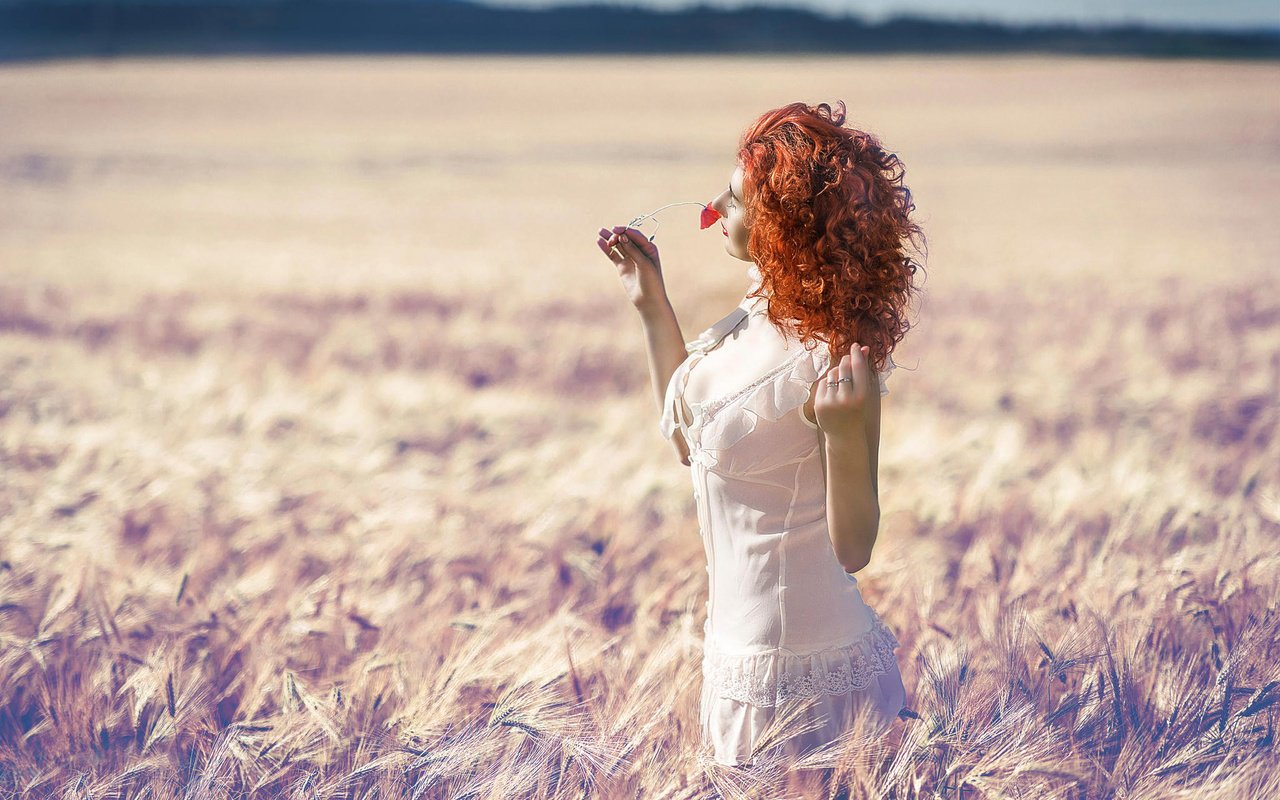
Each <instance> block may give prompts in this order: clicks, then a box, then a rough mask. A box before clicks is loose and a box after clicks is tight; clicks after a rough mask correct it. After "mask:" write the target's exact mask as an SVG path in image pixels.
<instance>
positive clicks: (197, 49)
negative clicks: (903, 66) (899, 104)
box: [0, 0, 1280, 60]
mask: <svg viewBox="0 0 1280 800" xmlns="http://www.w3.org/2000/svg"><path fill="white" fill-rule="evenodd" d="M1019 52H1020V53H1027V52H1037V53H1074V54H1093V55H1138V56H1150V57H1167V58H1182V57H1212V58H1265V59H1274V58H1277V57H1280V32H1277V31H1258V32H1236V33H1233V32H1223V31H1194V30H1187V29H1184V28H1177V29H1161V28H1157V27H1152V26H1146V25H1123V26H1111V25H1109V26H1089V27H1086V26H1078V25H1070V24H1059V23H1054V24H1043V25H1006V24H998V23H991V22H954V21H942V20H933V19H929V18H926V17H918V16H900V17H894V18H891V19H887V20H884V21H880V22H870V21H864V20H861V19H859V18H848V19H831V18H829V17H824V16H821V15H818V14H815V13H811V12H807V11H799V10H782V9H773V8H764V7H756V8H745V9H738V10H717V9H710V8H696V9H691V10H686V11H677V12H660V11H650V10H642V9H625V8H618V7H615V6H601V5H578V6H563V7H558V8H551V9H546V10H528V9H511V8H494V7H490V6H482V5H477V4H474V3H470V2H465V0H117V1H116V2H106V1H102V2H84V0H0V59H3V60H29V59H44V58H67V57H110V56H125V55H220V54H267V53H308V54H319V53H490V54H493V53H632V54H635V53H1019Z"/></svg>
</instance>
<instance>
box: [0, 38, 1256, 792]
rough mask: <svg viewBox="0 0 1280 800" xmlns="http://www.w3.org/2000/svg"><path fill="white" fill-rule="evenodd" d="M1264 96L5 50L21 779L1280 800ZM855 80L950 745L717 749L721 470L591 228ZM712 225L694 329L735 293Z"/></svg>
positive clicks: (933, 699)
mask: <svg viewBox="0 0 1280 800" xmlns="http://www.w3.org/2000/svg"><path fill="white" fill-rule="evenodd" d="M1276 78H1277V68H1276V67H1274V66H1271V65H1266V64H1218V63H1211V62H1178V63H1160V62H1142V61H1123V60H1092V61H1091V60H1072V59H1060V60H1046V59H1017V58H1013V59H956V60H952V59H913V58H884V59H759V60H743V59H668V60H664V61H658V62H649V61H643V60H627V59H619V60H609V59H594V60H589V61H585V62H584V61H559V60H554V59H491V60H483V61H467V60H458V61H451V60H448V59H440V60H432V59H404V60H379V59H367V60H360V59H352V60H344V59H333V60H315V61H305V60H299V61H276V62H269V61H268V62H254V61H240V60H234V59H230V60H221V61H209V62H181V61H134V62H120V63H110V64H105V65H95V64H47V65H41V66H12V65H10V66H6V67H4V68H3V69H0V107H3V108H4V109H5V112H4V116H5V121H4V125H3V126H0V180H2V181H3V183H4V195H5V201H4V212H3V214H0V263H2V264H3V269H2V270H0V470H2V473H0V474H2V475H3V482H2V484H0V546H2V547H3V553H2V555H0V557H2V559H3V560H2V561H0V791H3V792H4V793H6V794H13V795H16V796H20V797H36V796H54V795H56V796H60V797H68V798H71V797H76V798H88V797H94V798H101V797H172V796H179V795H180V796H184V797H191V798H221V797H241V796H257V797H298V798H302V797H344V798H346V797H349V798H357V797H358V798H373V797H378V798H382V797H391V796H412V797H423V798H433V797H442V798H444V797H447V798H482V797H483V798H489V797H531V798H553V797H554V798H568V797H573V798H577V797H587V796H590V797H646V798H694V797H709V796H714V795H716V794H720V795H722V796H725V797H740V796H741V797H755V796H760V797H801V796H818V793H819V792H820V791H824V790H825V791H828V792H830V794H831V795H832V796H850V797H862V796H891V797H896V798H943V797H945V798H957V799H962V798H978V797H984V798H1014V797H1021V798H1063V800H1077V799H1079V798H1097V797H1126V798H1130V799H1131V800H1136V799H1137V798H1193V797H1194V798H1197V799H1200V798H1224V799H1225V798H1253V797H1259V798H1261V797H1273V796H1280V777H1277V776H1278V775H1280V758H1277V745H1276V738H1275V728H1276V721H1277V706H1276V705H1275V704H1274V703H1275V699H1276V697H1277V691H1280V690H1278V688H1277V681H1280V667H1278V666H1277V664H1278V663H1280V659H1278V658H1277V656H1278V655H1280V654H1278V653H1277V645H1276V639H1277V635H1276V634H1277V628H1278V623H1280V608H1277V606H1276V598H1277V596H1280V592H1277V589H1278V588H1280V583H1278V580H1277V578H1278V570H1280V554H1278V553H1277V549H1276V541H1277V534H1280V459H1277V457H1276V454H1277V452H1278V449H1280V443H1278V441H1277V423H1278V420H1277V416H1278V411H1277V403H1276V398H1277V396H1280V296H1278V295H1277V292H1276V287H1275V277H1274V276H1275V266H1276V264H1275V255H1274V254H1275V253H1276V252H1277V248H1278V246H1280V228H1278V227H1277V226H1275V225H1274V220H1275V218H1276V212H1277V207H1278V205H1280V203H1278V200H1280V197H1278V190H1277V186H1280V181H1277V177H1278V175H1277V171H1278V168H1277V164H1276V161H1275V155H1276V153H1277V152H1280V113H1278V112H1277V109H1276V106H1275V103H1274V89H1273V87H1274V85H1275V81H1276ZM836 97H840V98H843V99H844V100H846V102H848V103H849V106H850V108H851V115H852V117H853V120H854V121H855V122H861V123H864V124H866V125H868V126H869V127H872V128H873V129H874V130H877V131H878V132H880V133H881V134H882V135H883V136H884V138H885V140H886V143H887V144H889V146H890V147H891V148H894V149H896V150H897V151H898V152H899V153H900V154H901V155H902V156H903V158H904V160H905V161H906V163H907V167H908V178H909V180H910V183H911V185H912V187H913V189H914V190H915V192H916V195H917V203H918V204H919V206H920V210H921V214H922V222H923V224H924V225H925V227H926V230H927V232H928V234H929V236H930V254H929V261H928V264H929V276H928V280H927V281H926V283H925V287H926V291H927V293H928V297H927V302H926V304H925V305H924V307H923V308H921V309H920V312H919V318H920V325H919V327H918V328H917V330H916V331H914V332H913V333H912V334H911V336H910V337H909V338H908V340H907V341H906V342H904V345H903V347H902V348H901V349H900V350H899V352H898V353H897V354H896V360H897V361H898V362H899V363H900V364H903V365H904V368H903V369H901V370H899V371H898V372H896V373H895V374H894V377H893V378H892V379H891V383H890V386H891V391H892V394H891V395H890V396H889V397H888V398H886V401H885V427H884V431H883V441H882V445H881V477H880V485H881V493H882V508H883V524H882V529H881V535H880V539H879V542H878V545H877V551H876V554H875V557H874V559H873V562H872V564H871V566H870V567H869V568H868V569H867V570H865V571H864V572H863V573H862V574H861V575H860V580H861V583H862V586H863V589H864V594H865V596H866V597H867V600H868V602H870V603H871V604H872V605H873V606H875V607H876V608H877V609H878V610H879V611H880V612H881V614H882V616H884V618H885V620H886V622H888V624H889V625H890V626H891V627H893V628H894V630H895V632H897V634H898V637H899V639H901V641H902V643H903V648H902V649H901V650H900V651H899V657H900V660H901V662H902V665H903V672H904V676H905V679H906V682H907V687H908V695H909V699H908V706H909V708H910V709H911V711H912V714H911V716H910V718H907V719H904V720H903V721H902V722H901V723H898V724H895V726H894V729H893V730H892V731H891V733H890V735H889V736H888V737H887V738H886V739H884V740H883V741H879V742H874V743H863V744H859V743H857V742H856V741H850V742H845V743H842V744H843V745H845V746H844V747H842V748H837V749H836V751H835V752H834V753H833V754H829V756H828V757H826V758H825V759H824V758H822V757H820V756H815V757H814V758H813V759H810V761H811V762H813V763H811V764H810V766H811V769H807V770H804V769H794V768H791V767H792V766H793V765H790V764H788V763H787V762H786V761H785V760H780V759H772V758H768V757H765V758H763V759H762V764H761V767H760V768H758V769H756V770H754V771H749V772H748V771H734V770H725V769H716V768H712V767H710V766H708V765H706V764H705V763H704V762H703V761H702V760H700V759H699V758H697V754H696V743H697V736H698V730H697V721H698V720H697V702H698V690H699V683H700V674H699V656H700V650H699V638H700V636H701V628H702V620H703V614H704V613H705V609H704V607H703V604H704V601H705V591H706V585H705V579H706V574H705V571H704V569H703V563H704V562H703V555H702V551H701V545H700V543H699V541H698V538H697V535H696V521H695V518H694V510H693V505H692V499H691V497H690V496H689V492H688V489H689V487H688V478H687V475H686V473H685V471H684V468H682V467H680V465H679V464H678V462H677V461H676V459H675V457H674V452H673V451H671V450H670V449H669V446H668V445H666V444H665V443H664V442H663V441H662V440H661V438H660V437H659V435H658V433H657V422H656V413H655V404H654V401H653V399H652V397H651V390H650V388H649V386H648V385H647V380H648V377H647V374H646V373H645V365H644V360H643V350H642V342H641V341H640V336H639V332H640V330H639V325H638V323H637V322H636V320H635V319H634V315H633V314H632V313H631V312H629V311H628V309H627V308H626V307H625V302H624V301H623V300H622V297H621V293H620V292H619V291H618V289H617V286H616V279H615V278H614V277H613V275H612V272H611V267H610V266H609V265H608V262H607V261H605V260H604V259H603V258H602V257H601V256H600V254H599V252H598V251H596V250H595V248H594V244H593V242H592V239H593V237H594V231H595V230H596V228H597V227H598V226H600V225H605V224H615V223H617V222H618V221H620V220H625V219H629V218H630V217H631V216H634V215H635V214H637V213H639V212H641V211H647V210H649V209H651V208H654V207H656V206H658V205H660V204H662V203H664V202H670V201H675V200H687V199H706V198H708V197H710V196H711V194H714V193H715V192H716V191H718V189H717V187H719V186H721V185H722V184H723V183H724V181H725V180H727V175H728V173H729V171H730V166H731V164H730V159H731V155H732V148H733V143H734V141H735V140H736V136H737V134H738V132H739V130H740V128H741V127H742V126H743V125H745V124H746V122H747V121H748V120H749V119H750V118H751V116H752V115H753V114H755V113H758V112H759V111H762V110H764V108H767V107H770V106H773V105H778V104H781V103H783V102H786V101H789V100H792V99H807V100H810V101H815V100H818V99H835V98H836ZM678 210H679V209H676V211H678ZM692 220H693V217H691V216H690V217H689V218H688V220H687V222H688V223H689V224H688V225H684V224H683V222H684V221H686V220H684V219H683V218H681V217H679V216H677V215H673V216H672V217H671V218H669V219H667V220H666V221H665V222H664V223H663V227H662V232H661V233H660V234H659V242H660V244H662V245H663V248H664V259H665V261H666V264H667V266H666V269H667V273H668V285H669V287H670V288H671V291H672V293H673V296H674V300H675V303H676V306H677V311H678V312H679V313H680V315H681V318H682V320H684V328H685V332H686V334H688V335H689V336H690V337H691V336H692V335H694V334H696V333H697V331H699V330H701V329H702V327H703V326H704V325H705V324H708V323H709V322H711V321H712V320H713V319H715V318H717V317H718V316H719V315H720V314H721V313H722V312H723V309H724V308H725V307H727V304H732V303H733V302H734V301H735V300H736V299H737V297H738V296H739V295H740V291H741V289H742V288H744V287H745V274H744V266H745V265H743V264H742V263H741V262H735V261H731V260H729V259H728V258H727V257H726V256H724V255H723V254H722V253H721V251H720V247H721V242H720V241H718V240H719V239H720V238H721V237H718V236H714V237H713V236H711V235H707V234H702V235H700V233H699V232H698V231H697V229H696V226H695V225H693V224H692ZM713 239H714V240H716V241H713ZM836 787H844V788H843V789H840V790H838V789H837V788H836ZM824 796H825V795H824Z"/></svg>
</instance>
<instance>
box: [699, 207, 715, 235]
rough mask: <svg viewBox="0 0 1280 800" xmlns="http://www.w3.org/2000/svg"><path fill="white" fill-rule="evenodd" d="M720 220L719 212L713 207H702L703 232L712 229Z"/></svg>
mask: <svg viewBox="0 0 1280 800" xmlns="http://www.w3.org/2000/svg"><path fill="white" fill-rule="evenodd" d="M718 219H720V212H719V211H716V210H715V209H714V208H712V207H711V206H703V207H702V225H701V227H702V230H704V231H705V230H706V229H707V228H710V227H711V226H712V225H714V224H716V220H718Z"/></svg>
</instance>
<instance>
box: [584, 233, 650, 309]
mask: <svg viewBox="0 0 1280 800" xmlns="http://www.w3.org/2000/svg"><path fill="white" fill-rule="evenodd" d="M596 244H597V245H598V246H599V247H600V250H601V252H603V253H604V254H605V255H607V256H608V257H609V260H610V261H612V262H613V264H614V266H616V267H617V268H618V277H619V278H620V279H621V280H622V288H623V290H624V291H625V292H626V293H627V299H628V300H630V301H631V304H632V305H634V306H635V307H636V308H639V309H644V308H646V307H652V306H654V305H656V304H660V303H665V302H667V287H666V284H665V283H664V282H663V280H662V259H661V258H660V257H659V256H658V246H657V245H656V244H654V243H653V242H651V241H649V239H648V237H646V236H645V235H644V234H643V233H641V232H640V231H638V230H636V229H635V228H628V227H627V226H626V225H615V226H614V227H613V230H610V229H608V228H601V229H600V237H599V238H598V239H597V240H596Z"/></svg>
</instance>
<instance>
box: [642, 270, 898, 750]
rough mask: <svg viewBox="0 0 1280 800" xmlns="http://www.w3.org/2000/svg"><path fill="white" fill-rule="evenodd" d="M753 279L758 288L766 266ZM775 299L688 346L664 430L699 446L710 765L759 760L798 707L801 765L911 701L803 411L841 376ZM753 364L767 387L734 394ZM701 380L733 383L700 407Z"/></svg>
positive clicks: (755, 303)
mask: <svg viewBox="0 0 1280 800" xmlns="http://www.w3.org/2000/svg"><path fill="white" fill-rule="evenodd" d="M747 274H748V276H749V277H752V278H753V280H754V281H757V282H758V279H759V273H758V271H756V270H755V268H754V265H753V268H752V269H750V270H748V273H747ZM755 285H757V284H756V283H753V286H752V288H754V286H755ZM750 291H751V289H749V290H748V293H749V292H750ZM766 302H767V301H766V300H764V299H763V298H745V297H744V298H743V301H742V302H741V303H740V304H739V306H738V307H737V308H736V309H734V311H732V312H731V313H730V314H729V315H728V316H726V317H725V318H723V319H722V320H720V321H719V322H717V323H716V324H714V325H712V326H711V327H710V328H708V329H707V330H706V331H704V332H703V333H702V334H701V335H700V336H699V337H698V338H696V339H694V340H693V341H691V342H688V343H686V345H685V348H686V350H687V351H688V353H689V357H688V358H687V359H686V360H685V361H684V362H683V363H682V364H681V365H680V366H679V367H678V368H677V369H676V371H675V373H674V374H672V376H671V381H670V383H669V384H668V385H667V389H666V399H665V402H664V409H663V413H662V417H661V422H660V425H659V427H660V429H661V431H662V434H663V435H664V436H665V437H667V438H668V439H669V438H671V436H672V435H673V434H674V432H675V430H676V429H677V428H679V430H680V431H681V432H682V433H683V435H684V438H685V441H686V442H687V443H688V445H689V450H690V455H689V459H690V462H691V463H690V475H691V477H692V480H693V496H694V502H695V505H696V506H697V511H698V525H699V529H700V533H701V536H702V542H703V547H704V548H705V550H706V555H707V572H708V575H709V599H708V601H707V620H706V624H705V626H704V628H703V631H704V641H703V661H702V672H703V686H702V700H701V709H700V716H701V723H702V751H701V753H700V755H701V756H702V757H704V758H708V757H709V758H712V759H713V760H714V761H715V762H717V763H719V764H723V765H728V766H734V765H740V764H749V763H751V762H752V760H753V749H754V748H755V746H756V744H757V740H758V738H759V736H760V734H761V733H762V731H763V728H764V726H765V725H766V724H767V723H768V722H769V721H770V720H771V719H772V718H773V716H774V715H775V714H776V713H778V712H779V711H780V710H783V707H784V705H785V704H787V703H789V702H794V701H805V703H809V702H812V703H813V705H812V707H811V709H810V710H809V711H808V712H806V715H805V716H803V717H802V718H801V722H802V723H803V724H804V725H805V726H808V725H812V726H813V729H812V730H811V731H809V732H807V733H805V734H802V735H800V736H797V737H795V738H792V739H790V740H789V741H788V742H787V743H786V744H785V745H784V747H785V748H786V749H787V750H788V751H789V752H791V753H792V754H800V753H804V752H808V751H809V750H810V749H812V748H814V747H818V746H821V745H823V744H826V743H827V742H830V741H833V740H834V739H836V738H838V737H839V736H840V734H841V733H842V732H843V731H845V730H847V729H848V728H849V727H850V721H851V719H852V715H853V714H854V712H855V710H856V709H857V708H858V707H860V706H862V705H865V704H870V705H871V706H872V707H873V715H872V716H873V718H874V719H876V720H878V721H880V722H881V723H883V725H884V726H887V725H888V724H889V723H891V722H892V721H893V719H894V718H895V717H896V716H897V713H898V711H899V710H900V709H902V708H903V704H904V701H905V699H906V691H905V688H904V686H903V683H902V677H901V674H900V672H899V669H898V663H897V660H896V658H895V656H894V650H895V649H896V648H897V647H898V646H899V645H898V640H897V638H896V637H895V636H894V634H893V632H892V631H891V630H890V629H889V628H888V627H886V626H885V624H884V622H883V621H882V620H881V618H880V616H879V615H878V614H877V613H876V612H875V611H874V610H873V609H872V608H871V607H870V606H868V605H867V604H866V603H864V602H863V600H862V594H861V592H859V591H858V580H857V578H855V577H854V576H853V575H850V574H848V573H846V572H845V571H844V568H843V567H842V566H841V565H840V562H839V561H838V560H837V558H836V554H835V549H834V547H833V545H832V543H831V539H830V536H829V534H828V531H827V520H826V485H825V479H824V477H823V472H822V463H821V461H820V454H819V452H818V434H817V428H816V426H815V425H814V424H813V423H812V422H810V421H809V420H808V419H807V418H806V417H805V416H804V412H803V410H802V408H801V407H802V406H803V405H804V402H805V401H806V400H807V399H808V396H809V387H810V385H811V384H812V383H813V382H814V381H816V380H817V379H818V377H819V376H820V375H823V374H825V372H826V370H827V369H828V368H829V367H830V361H829V356H828V355H827V352H826V345H825V344H822V343H817V344H814V345H811V346H810V348H808V349H806V348H805V347H804V346H802V345H801V343H800V342H799V340H798V339H795V338H791V337H788V336H784V334H783V332H781V331H779V330H778V329H777V328H776V327H774V326H773V325H772V324H771V323H770V322H769V320H768V318H767V317H765V316H763V309H764V304H765V303H766ZM744 323H746V324H744ZM722 342H723V344H722ZM733 364H737V368H736V369H729V370H726V369H725V368H726V366H730V365H733ZM752 364H760V365H762V366H761V367H760V368H759V369H758V370H756V371H755V374H756V375H757V376H758V377H757V378H756V379H755V380H750V381H743V380H741V378H740V377H739V378H737V379H736V380H737V381H738V382H737V383H734V380H735V379H734V378H733V376H734V375H739V376H740V375H741V374H742V368H743V367H744V366H747V367H748V369H750V368H751V367H750V365H752ZM695 369H698V370H701V372H699V373H698V377H699V379H700V382H701V383H703V384H704V385H705V386H714V385H715V380H714V379H715V378H716V377H722V374H727V375H728V376H730V377H729V379H728V380H726V381H722V382H721V385H720V387H719V389H718V390H712V391H709V392H708V394H709V395H711V396H708V397H693V396H690V395H689V394H688V393H687V392H686V389H687V387H688V379H689V375H690V373H691V372H692V371H693V370H695ZM893 369H894V365H893V362H892V360H890V362H889V366H888V368H886V369H885V370H884V371H883V372H881V373H879V374H878V378H879V388H880V394H882V395H884V394H887V393H888V388H887V387H886V386H885V379H886V378H887V377H888V374H889V372H891V371H892V370H893ZM726 383H728V384H731V385H729V386H726V385H725V384H726ZM725 389H728V391H725ZM686 406H687V407H686ZM686 415H688V416H686ZM810 698H813V699H812V700H810Z"/></svg>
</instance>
